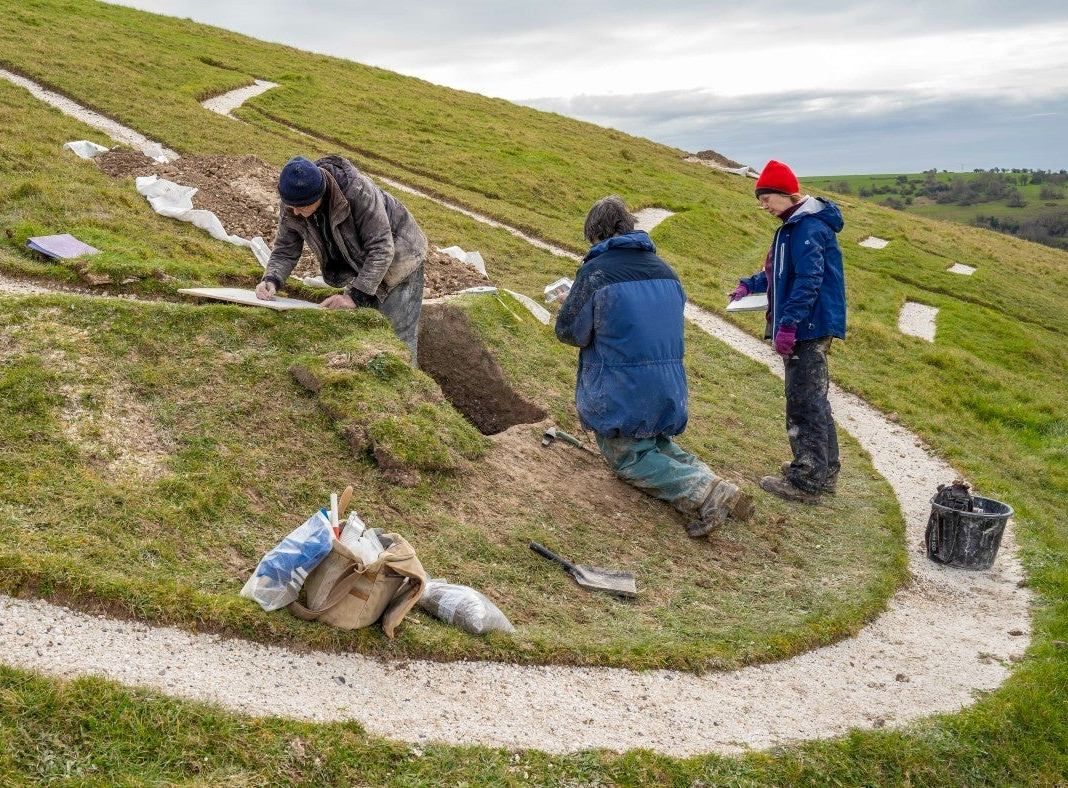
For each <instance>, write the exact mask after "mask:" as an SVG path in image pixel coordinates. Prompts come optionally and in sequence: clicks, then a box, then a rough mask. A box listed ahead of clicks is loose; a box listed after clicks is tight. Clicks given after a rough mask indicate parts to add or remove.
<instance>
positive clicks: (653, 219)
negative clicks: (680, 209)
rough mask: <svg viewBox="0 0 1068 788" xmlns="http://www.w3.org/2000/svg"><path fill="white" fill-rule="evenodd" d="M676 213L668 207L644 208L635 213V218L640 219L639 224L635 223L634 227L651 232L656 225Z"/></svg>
mask: <svg viewBox="0 0 1068 788" xmlns="http://www.w3.org/2000/svg"><path fill="white" fill-rule="evenodd" d="M674 215H675V212H674V211H669V210H667V209H666V208H642V209H641V210H640V211H638V212H637V213H636V214H634V218H635V219H637V220H638V222H637V224H635V225H634V229H635V230H645V232H647V233H651V232H652V231H653V228H654V227H656V226H657V225H658V224H660V223H661V222H662V221H664V220H665V219H667V218H668V217H671V216H674Z"/></svg>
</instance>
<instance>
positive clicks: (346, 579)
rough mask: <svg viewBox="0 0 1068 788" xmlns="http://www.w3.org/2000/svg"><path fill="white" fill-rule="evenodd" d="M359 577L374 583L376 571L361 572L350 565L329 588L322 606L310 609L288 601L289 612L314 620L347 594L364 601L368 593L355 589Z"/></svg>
mask: <svg viewBox="0 0 1068 788" xmlns="http://www.w3.org/2000/svg"><path fill="white" fill-rule="evenodd" d="M361 578H362V579H365V580H367V581H368V582H370V583H371V585H374V582H375V580H377V579H378V572H368V573H366V574H363V573H360V572H358V571H356V566H355V565H353V566H350V567H349V568H348V569H346V570H345V571H344V573H342V575H341V577H340V578H338V581H337V582H336V583H334V587H333V588H332V589H330V593H329V594H328V595H327V597H326V601H325V602H324V603H323V606H322V607H320V608H317V609H315V610H312V609H311V608H308V607H305V606H304V605H302V604H300V602H290V603H289V605H288V609H289V612H290V613H292V614H293V615H294V616H296V617H297V618H299V619H301V620H303V621H316V620H317V619H318V618H319V617H320V616H321V615H323V614H324V613H327V612H329V611H330V610H333V609H334V608H335V607H337V606H338V605H340V604H341V603H342V602H344V601H345V599H346V598H347V597H348V595H349V594H352V595H353V596H355V597H357V598H359V599H362V600H363V601H364V602H366V601H367V598H368V595H367V594H365V593H364V592H362V591H358V590H356V584H357V583H359V582H360V579H361Z"/></svg>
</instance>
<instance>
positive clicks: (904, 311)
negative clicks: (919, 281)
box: [897, 301, 938, 342]
mask: <svg viewBox="0 0 1068 788" xmlns="http://www.w3.org/2000/svg"><path fill="white" fill-rule="evenodd" d="M937 316H938V307H935V306H927V304H917V303H915V302H913V301H906V302H905V303H904V305H903V306H902V307H901V312H900V313H899V314H898V316H897V329H898V331H900V332H901V333H902V334H908V335H909V336H910V337H919V338H920V339H926V340H927V341H928V342H934V341H935V318H936V317H937Z"/></svg>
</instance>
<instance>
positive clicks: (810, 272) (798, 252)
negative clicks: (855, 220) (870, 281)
mask: <svg viewBox="0 0 1068 788" xmlns="http://www.w3.org/2000/svg"><path fill="white" fill-rule="evenodd" d="M844 226H845V223H844V222H843V220H842V212H841V211H840V210H838V206H837V205H835V204H834V203H833V202H831V201H830V200H825V199H823V198H822V197H819V198H815V197H809V198H808V199H807V200H805V201H804V202H803V203H802V204H801V205H800V206H799V207H798V209H797V210H796V211H794V213H793V215H792V216H790V218H789V219H787V220H786V221H785V222H784V223H783V225H782V227H780V228H779V229H778V230H776V231H775V238H774V240H773V241H772V246H771V249H772V268H771V270H772V276H773V277H774V279H775V287H774V288H772V289H771V290H770V292H769V294H768V301H769V306H770V312H771V336H775V332H776V331H778V329H779V327H780V326H783V325H793V326H797V338H798V339H799V340H804V339H817V338H819V337H829V336H834V337H839V338H840V339H845V331H846V297H845V273H844V272H843V270H842V250H841V249H839V248H838V239H837V238H836V237H835V234H836V233H838V232H840V231H841V230H842V227H844ZM740 281H741V283H742V284H743V285H745V286H746V287H747V288H749V292H750V293H764V292H768V290H769V288H768V277H767V274H766V272H764V271H760V272H759V273H757V274H755V275H753V276H751V277H749V278H748V279H742V280H740Z"/></svg>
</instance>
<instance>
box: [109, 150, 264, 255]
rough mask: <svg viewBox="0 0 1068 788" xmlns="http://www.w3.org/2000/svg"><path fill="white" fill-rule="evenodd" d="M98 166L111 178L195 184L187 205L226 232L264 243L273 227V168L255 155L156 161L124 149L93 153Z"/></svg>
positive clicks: (188, 157) (191, 157) (195, 157)
mask: <svg viewBox="0 0 1068 788" xmlns="http://www.w3.org/2000/svg"><path fill="white" fill-rule="evenodd" d="M95 161H96V162H97V164H98V165H99V167H100V169H102V170H103V171H104V172H106V173H107V174H108V175H110V176H111V177H113V178H123V177H137V176H140V175H158V176H159V177H161V178H165V179H166V180H169V181H174V182H175V183H180V184H182V185H183V186H195V187H196V188H197V189H199V190H200V191H198V192H197V193H196V195H194V197H193V207H194V208H203V209H206V210H209V211H212V212H213V213H214V214H215V215H216V216H218V217H219V219H220V221H222V223H223V227H225V228H226V231H227V232H228V233H231V234H233V235H240V236H242V237H244V238H252V237H253V236H256V235H259V236H261V237H262V238H263V239H264V240H266V241H267V242H268V243H269V242H271V241H273V240H274V234H275V229H276V228H277V226H278V193H277V191H276V190H275V184H276V183H277V182H278V171H277V170H275V169H274V168H273V167H271V166H270V165H269V164H267V163H266V162H264V161H263V160H262V159H259V158H257V157H256V156H184V157H182V158H181V159H178V161H174V162H170V163H168V164H160V163H157V162H155V161H153V160H152V159H150V158H148V157H147V156H144V155H142V154H141V153H138V152H137V151H130V150H114V151H109V152H108V153H105V154H103V155H101V156H98V157H97V158H96V159H95Z"/></svg>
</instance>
